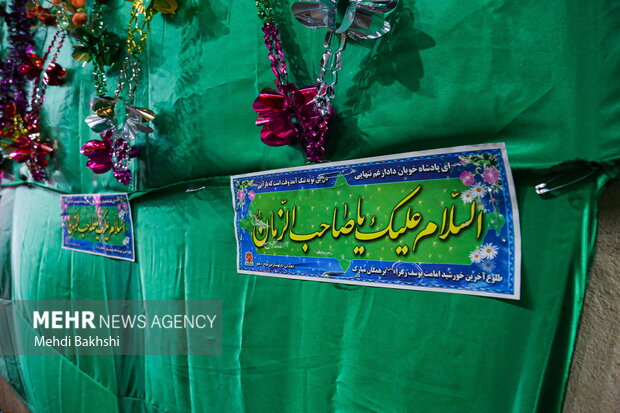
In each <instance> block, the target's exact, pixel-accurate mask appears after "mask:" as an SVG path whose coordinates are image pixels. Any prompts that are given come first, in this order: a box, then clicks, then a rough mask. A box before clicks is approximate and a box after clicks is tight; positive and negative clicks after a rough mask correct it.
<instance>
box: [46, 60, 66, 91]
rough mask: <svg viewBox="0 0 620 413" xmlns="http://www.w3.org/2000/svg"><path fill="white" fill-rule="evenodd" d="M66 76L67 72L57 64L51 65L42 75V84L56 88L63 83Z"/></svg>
mask: <svg viewBox="0 0 620 413" xmlns="http://www.w3.org/2000/svg"><path fill="white" fill-rule="evenodd" d="M66 75H67V70H66V69H65V68H64V67H62V66H61V65H59V64H58V63H51V64H50V65H49V66H48V67H47V69H45V74H44V75H43V82H45V84H46V85H50V86H58V85H62V84H63V83H65V76H66Z"/></svg>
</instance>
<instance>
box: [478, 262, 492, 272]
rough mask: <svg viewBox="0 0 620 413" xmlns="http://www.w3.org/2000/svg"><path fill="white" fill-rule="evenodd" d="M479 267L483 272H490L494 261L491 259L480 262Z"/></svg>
mask: <svg viewBox="0 0 620 413" xmlns="http://www.w3.org/2000/svg"><path fill="white" fill-rule="evenodd" d="M480 268H482V270H483V271H485V272H491V271H493V270H494V269H495V263H494V262H493V261H485V262H483V263H482V264H480Z"/></svg>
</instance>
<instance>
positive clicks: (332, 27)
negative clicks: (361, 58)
mask: <svg viewBox="0 0 620 413" xmlns="http://www.w3.org/2000/svg"><path fill="white" fill-rule="evenodd" d="M397 3H398V0H384V1H363V2H362V1H359V0H350V1H349V6H348V8H347V10H346V11H345V13H344V17H343V21H342V24H341V25H340V26H337V25H336V21H337V18H336V17H337V5H338V1H337V0H315V1H304V2H297V3H294V4H293V14H294V15H295V17H296V18H297V19H298V20H299V21H301V22H302V23H303V24H305V25H306V26H308V27H311V28H315V29H316V28H327V29H328V32H327V34H326V36H325V41H324V47H325V51H324V53H323V56H322V58H321V64H320V67H321V69H320V71H319V74H318V76H317V83H316V84H313V85H310V86H307V87H304V88H301V89H298V88H297V87H296V86H295V85H294V84H293V83H289V81H288V73H287V67H286V61H285V57H284V51H283V50H282V44H281V41H280V34H279V31H278V27H277V26H276V24H275V21H274V12H273V8H272V6H271V4H270V1H269V0H258V1H257V2H256V6H257V8H258V16H259V18H260V19H261V20H263V33H264V38H265V45H266V46H267V50H268V51H269V60H270V61H271V67H272V70H273V73H274V75H275V84H276V88H277V89H276V90H274V89H272V88H265V89H263V90H262V91H261V92H260V94H259V95H258V98H257V99H256V100H255V101H254V104H253V109H254V111H255V112H256V113H257V114H258V118H257V120H256V125H257V126H262V130H261V140H262V141H263V143H265V144H267V145H270V146H282V145H291V144H297V145H299V146H300V147H301V149H302V151H303V152H304V153H305V155H306V158H307V160H308V161H309V162H320V161H322V159H323V154H324V152H325V148H324V144H325V134H326V132H327V129H328V122H329V120H330V119H331V118H332V117H333V116H334V109H333V107H332V100H333V98H334V95H335V86H336V83H337V82H338V72H339V71H340V70H341V69H342V52H343V50H344V49H345V46H346V40H347V36H349V37H350V38H352V39H354V40H363V39H375V38H378V37H380V36H382V35H384V34H385V33H387V32H388V31H389V30H390V25H389V23H388V22H386V21H385V15H386V14H387V13H389V12H391V11H392V10H393V9H394V8H395V7H396V5H397Z"/></svg>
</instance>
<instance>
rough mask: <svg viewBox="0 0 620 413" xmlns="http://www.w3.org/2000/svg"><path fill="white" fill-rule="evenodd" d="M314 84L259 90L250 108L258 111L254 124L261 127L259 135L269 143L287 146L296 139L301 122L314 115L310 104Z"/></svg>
mask: <svg viewBox="0 0 620 413" xmlns="http://www.w3.org/2000/svg"><path fill="white" fill-rule="evenodd" d="M316 94H317V88H316V86H308V87H305V88H303V89H297V88H296V87H295V85H294V84H292V83H289V84H288V85H286V86H285V87H284V90H283V92H282V93H281V92H279V91H277V90H274V89H271V88H265V89H263V90H261V92H260V94H259V95H258V97H257V98H256V100H255V101H254V104H253V105H252V108H253V109H254V111H255V112H256V113H257V114H258V119H257V120H256V126H262V127H263V129H262V130H261V133H260V138H261V140H262V141H263V143H265V144H267V145H269V146H282V145H289V144H291V143H294V142H296V141H297V140H298V137H299V134H300V132H301V129H302V125H303V124H304V122H307V121H308V120H309V119H310V118H312V117H313V116H315V112H316V110H315V105H314V104H313V103H312V101H313V99H314V98H315V96H316Z"/></svg>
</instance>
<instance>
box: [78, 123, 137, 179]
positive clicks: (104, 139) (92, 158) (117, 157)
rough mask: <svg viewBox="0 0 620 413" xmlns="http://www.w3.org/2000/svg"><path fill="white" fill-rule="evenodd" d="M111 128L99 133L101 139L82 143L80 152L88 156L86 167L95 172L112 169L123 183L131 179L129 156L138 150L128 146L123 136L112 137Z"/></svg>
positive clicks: (131, 156)
mask: <svg viewBox="0 0 620 413" xmlns="http://www.w3.org/2000/svg"><path fill="white" fill-rule="evenodd" d="M113 136H114V133H113V132H112V131H111V130H108V131H106V132H105V133H103V132H102V133H101V140H97V139H95V140H92V141H88V142H86V143H85V144H84V145H82V148H81V149H80V152H81V153H82V155H86V156H87V157H88V161H87V162H86V167H87V168H88V169H90V170H92V171H93V172H94V173H96V174H103V173H106V172H108V171H109V170H110V169H113V170H114V177H115V178H116V180H117V181H118V182H121V183H123V184H125V185H127V184H129V182H130V181H131V172H130V171H129V170H128V169H127V165H126V164H127V163H128V162H129V159H130V158H133V157H135V156H137V154H138V150H137V149H136V148H132V147H130V146H129V144H128V143H127V141H125V140H124V139H123V138H114V137H113Z"/></svg>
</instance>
